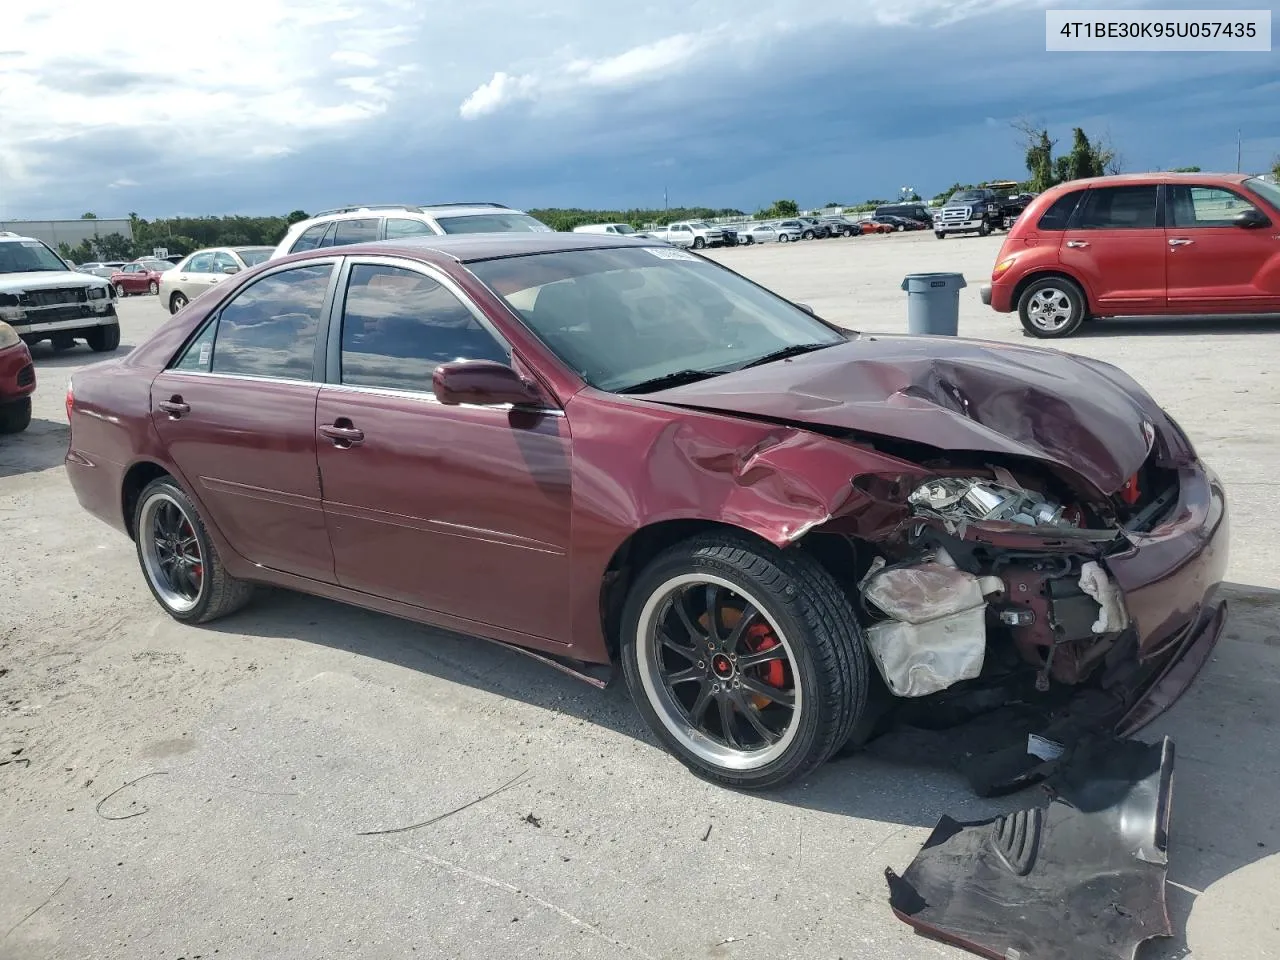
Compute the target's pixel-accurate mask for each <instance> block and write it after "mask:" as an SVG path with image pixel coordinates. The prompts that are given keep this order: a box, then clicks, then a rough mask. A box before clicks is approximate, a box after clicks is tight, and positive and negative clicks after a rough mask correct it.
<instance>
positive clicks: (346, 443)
mask: <svg viewBox="0 0 1280 960" xmlns="http://www.w3.org/2000/svg"><path fill="white" fill-rule="evenodd" d="M320 434H321V436H325V437H328V438H329V439H330V440H332V441H333V445H334V446H335V447H339V448H341V449H343V450H345V449H346V448H347V447H353V446H355V445H356V444H357V443H362V442H364V431H363V430H359V429H357V428H356V427H353V426H351V421H349V420H348V421H345V422H344V421H342V420H339V421H337V422H336V423H332V424H322V425H321V427H320Z"/></svg>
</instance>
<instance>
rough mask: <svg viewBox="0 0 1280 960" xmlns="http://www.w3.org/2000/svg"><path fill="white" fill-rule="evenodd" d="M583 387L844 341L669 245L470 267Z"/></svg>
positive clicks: (717, 368) (723, 368)
mask: <svg viewBox="0 0 1280 960" xmlns="http://www.w3.org/2000/svg"><path fill="white" fill-rule="evenodd" d="M470 270H471V272H472V273H473V274H475V275H476V277H478V278H479V280H480V281H481V282H482V283H484V284H485V285H486V286H488V287H489V288H490V289H491V290H493V291H494V293H496V294H497V295H498V296H499V297H501V298H502V299H503V300H505V301H506V302H507V304H508V305H509V306H510V307H511V308H512V310H514V311H515V312H516V314H517V315H518V316H519V317H520V318H521V319H522V320H523V321H524V322H525V324H526V326H528V327H529V328H530V329H531V330H532V331H533V332H534V333H535V334H537V336H538V337H539V338H540V339H541V340H542V341H543V342H544V343H546V344H547V346H548V347H550V348H551V350H553V351H554V352H555V353H556V354H557V355H558V356H559V357H560V358H561V359H562V360H563V361H564V362H565V363H566V364H568V365H569V366H570V367H571V368H573V369H574V370H576V371H578V373H579V374H581V375H582V377H583V379H585V380H586V381H587V382H588V383H590V384H591V385H592V386H595V387H598V388H600V389H601V390H609V391H614V392H624V390H625V388H627V387H629V386H633V385H636V384H640V383H643V382H644V381H648V380H653V379H655V378H658V377H663V376H667V375H669V374H673V373H682V372H685V371H706V372H708V373H710V374H717V373H724V372H728V371H730V370H736V369H739V368H741V367H743V366H746V365H747V364H749V363H751V362H752V361H755V360H759V359H760V358H761V357H765V356H768V355H769V354H773V353H776V352H777V351H779V350H783V349H785V348H787V347H792V346H799V345H821V346H826V345H830V344H834V343H841V342H843V341H844V340H845V339H846V338H845V337H844V336H843V335H842V334H840V333H838V332H837V331H835V330H833V329H831V328H830V327H828V326H826V325H825V324H823V323H821V322H820V321H818V320H817V319H815V318H814V317H813V316H811V315H809V314H808V313H806V312H805V311H803V310H801V309H800V308H799V307H796V306H794V305H793V304H791V303H788V302H787V301H786V300H783V299H782V298H781V297H779V296H777V295H776V294H773V293H770V292H769V291H768V290H765V289H763V288H761V287H758V286H756V285H755V284H753V283H751V282H750V281H749V280H747V279H745V278H744V277H740V276H738V275H737V274H736V273H733V272H731V271H729V270H727V269H725V268H724V267H721V266H719V265H717V264H715V263H712V262H710V261H707V260H703V259H702V258H701V257H696V256H694V255H693V254H690V253H686V252H685V251H683V250H677V249H673V248H671V247H639V248H618V249H611V250H574V251H568V252H562V253H544V254H533V255H529V256H522V257H505V258H502V259H498V260H489V261H484V262H480V263H473V264H471V265H470Z"/></svg>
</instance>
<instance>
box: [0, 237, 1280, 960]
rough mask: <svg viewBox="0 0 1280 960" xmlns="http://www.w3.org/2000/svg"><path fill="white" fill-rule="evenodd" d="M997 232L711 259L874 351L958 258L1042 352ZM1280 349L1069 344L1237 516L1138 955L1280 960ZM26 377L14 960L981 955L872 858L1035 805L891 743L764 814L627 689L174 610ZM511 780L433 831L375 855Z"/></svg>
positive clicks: (350, 613) (7, 595)
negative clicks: (1130, 396)
mask: <svg viewBox="0 0 1280 960" xmlns="http://www.w3.org/2000/svg"><path fill="white" fill-rule="evenodd" d="M999 243H1000V238H999V237H998V236H997V237H993V238H989V239H976V238H975V239H958V240H947V241H937V240H935V239H934V238H933V237H932V235H929V234H924V235H898V236H890V237H863V238H854V239H850V240H843V239H842V240H830V241H815V242H811V243H805V244H798V245H787V246H771V247H762V248H758V249H755V248H747V249H736V250H725V251H715V252H713V253H712V255H713V256H715V257H716V258H717V259H720V260H722V261H724V262H725V263H728V264H730V265H732V266H733V267H734V268H735V269H738V270H741V271H742V272H744V273H746V274H747V275H749V276H751V277H753V278H755V279H758V280H760V281H763V282H764V283H766V284H769V285H772V286H774V287H776V288H777V289H779V290H780V291H781V292H783V293H784V294H786V295H788V296H790V297H792V298H794V299H797V300H802V301H805V302H808V303H810V304H812V305H813V306H814V307H815V308H816V310H817V311H818V312H819V313H820V314H823V315H825V316H828V317H830V318H831V319H834V320H836V321H838V322H840V323H843V324H846V325H849V326H854V327H858V328H861V329H866V330H872V331H883V332H896V331H903V330H905V322H906V321H905V304H904V296H905V295H904V294H903V293H902V292H901V291H900V289H899V287H898V284H899V281H900V280H901V278H902V277H903V275H904V274H906V273H907V272H909V271H912V270H917V271H935V270H952V269H953V270H958V271H960V272H962V273H964V274H965V276H966V277H967V278H968V280H969V283H970V287H969V289H967V290H965V291H963V293H962V311H961V324H962V332H963V333H965V334H966V335H973V336H980V337H988V338H994V339H1007V340H1015V341H1018V342H1022V340H1023V338H1022V336H1021V333H1020V331H1019V329H1018V327H1017V324H1016V321H1015V320H1014V319H1012V318H1010V317H1007V316H997V315H995V314H992V313H990V312H989V311H988V310H986V308H984V307H983V306H982V305H981V302H980V301H979V299H978V291H977V286H978V284H979V283H981V282H983V280H984V279H985V277H986V275H987V272H988V271H989V269H990V266H991V264H992V263H993V262H994V258H995V254H996V251H997V249H998V246H999ZM121 314H122V317H123V326H124V343H125V345H126V346H125V348H122V349H126V348H127V347H128V345H131V344H136V343H138V342H139V341H140V340H141V339H142V338H143V337H145V336H146V335H147V334H148V333H150V332H151V331H152V330H154V329H155V328H156V327H157V325H159V324H160V323H161V322H162V321H163V320H164V317H165V315H164V314H163V313H162V311H161V310H160V308H159V307H158V305H157V304H156V303H155V300H154V298H145V297H138V298H131V299H129V300H128V301H126V302H124V303H123V304H122V308H121ZM1278 333H1280V324H1277V323H1275V322H1268V321H1253V322H1247V321H1240V322H1236V321H1199V320H1182V321H1123V322H1112V323H1102V324H1097V325H1092V326H1091V327H1090V328H1087V329H1086V331H1085V335H1082V336H1079V337H1077V338H1074V339H1072V340H1070V341H1067V342H1066V343H1065V344H1063V345H1062V348H1063V349H1067V350H1071V351H1078V352H1080V353H1087V354H1089V355H1091V356H1095V357H1099V358H1102V359H1105V360H1109V361H1112V362H1115V363H1118V364H1120V365H1121V366H1123V367H1124V368H1125V369H1126V370H1128V371H1129V372H1130V373H1132V374H1133V375H1135V376H1136V377H1137V378H1138V379H1139V380H1140V381H1141V382H1143V383H1144V384H1146V385H1147V386H1148V387H1149V388H1150V389H1151V391H1152V392H1153V393H1154V394H1155V396H1156V397H1157V399H1159V400H1160V401H1161V402H1162V403H1164V404H1165V405H1167V406H1168V407H1169V408H1170V409H1171V411H1172V412H1173V414H1174V415H1175V416H1176V417H1177V418H1178V419H1179V420H1180V421H1181V423H1182V424H1183V426H1184V427H1185V428H1186V430H1187V431H1188V433H1189V434H1190V436H1191V437H1192V439H1193V440H1194V442H1195V443H1196V444H1197V445H1198V447H1199V449H1200V450H1201V452H1202V454H1203V455H1204V456H1205V458H1206V459H1207V460H1209V461H1210V462H1211V463H1212V464H1213V465H1214V466H1215V467H1216V468H1217V469H1218V470H1219V471H1220V472H1221V474H1222V476H1223V477H1224V479H1225V481H1226V484H1227V487H1228V492H1229V495H1230V496H1231V498H1232V510H1233V519H1234V524H1233V542H1232V551H1233V554H1232V561H1231V569H1230V573H1229V579H1230V581H1231V585H1230V587H1229V591H1230V594H1231V596H1232V597H1233V600H1234V605H1233V614H1232V619H1231V621H1230V625H1229V633H1228V636H1227V639H1225V640H1224V641H1223V643H1222V644H1221V645H1220V647H1219V648H1218V651H1217V653H1216V656H1215V658H1214V659H1213V661H1212V662H1211V663H1210V664H1209V666H1208V667H1207V668H1206V670H1205V672H1204V673H1203V675H1202V676H1201V678H1200V680H1199V681H1198V683H1197V684H1196V686H1195V687H1194V688H1193V689H1192V691H1191V693H1190V694H1189V695H1188V696H1187V697H1185V698H1184V699H1183V700H1182V702H1180V703H1179V704H1178V705H1177V706H1176V707H1175V708H1174V709H1173V710H1172V711H1171V712H1170V713H1169V714H1167V715H1166V716H1165V717H1164V718H1162V719H1161V720H1160V721H1159V722H1158V723H1157V724H1156V725H1155V726H1153V727H1151V728H1149V729H1148V730H1147V731H1146V732H1145V733H1144V737H1147V738H1155V737H1158V736H1160V735H1163V734H1168V735H1170V736H1172V737H1173V738H1174V740H1175V741H1176V744H1177V751H1178V759H1177V770H1178V773H1177V778H1176V785H1175V791H1174V812H1173V824H1172V844H1171V854H1170V857H1171V866H1170V870H1169V877H1170V880H1171V881H1173V882H1174V885H1172V886H1171V887H1170V889H1169V902H1170V912H1171V915H1172V918H1173V924H1174V928H1175V930H1176V932H1177V936H1176V937H1175V938H1173V939H1172V940H1168V941H1158V942H1156V943H1154V944H1151V945H1148V946H1147V947H1144V949H1143V951H1142V953H1141V955H1142V956H1143V957H1144V958H1147V960H1151V958H1183V957H1191V956H1194V957H1196V958H1198V960H1219V958H1221V960H1226V958H1230V960H1263V958H1280V912H1278V911H1277V910H1276V909H1275V907H1274V898H1275V890H1276V888H1277V886H1278V885H1280V807H1278V806H1277V803H1276V797H1277V790H1278V787H1280V730H1278V729H1277V709H1276V706H1277V703H1278V702H1280V626H1278V625H1277V614H1278V613H1280V600H1278V598H1280V572H1278V571H1280V567H1277V565H1276V563H1275V561H1274V556H1275V545H1276V543H1277V542H1278V541H1280V511H1277V509H1276V501H1275V498H1276V496H1277V495H1278V494H1280V487H1278V484H1277V480H1276V475H1277V472H1278V471H1280V387H1277V375H1278V374H1280V337H1278V336H1277V334H1278ZM36 357H37V366H38V369H39V378H40V388H39V392H38V393H37V397H36V420H35V421H34V423H33V424H32V427H31V429H30V431H29V432H28V433H26V434H25V435H22V436H18V437H13V438H4V439H3V440H0V530H2V531H3V541H0V543H2V548H0V763H3V765H0V837H2V838H3V841H2V842H3V855H2V856H0V958H15V960H16V958H21V960H45V958H90V957H92V958H105V957H155V958H167V960H176V958H188V960H190V958H195V957H203V958H206V960H207V958H212V957H218V958H236V957H248V958H261V957H288V958H338V957H342V958H346V957H358V958H383V957H386V958H390V957H396V958H402V957H407V956H423V957H440V958H445V957H450V958H451V957H465V958H480V957H485V958H487V957H494V958H525V957H529V958H532V957H538V958H544V957H545V958H556V960H574V958H584V960H585V958H615V957H616V958H629V957H631V958H648V960H658V958H661V960H677V958H679V960H687V958H707V960H712V958H717V960H718V958H792V957H795V958H801V957H803V958H831V960H835V958H838V957H839V958H846V960H851V958H867V960H897V958H902V960H906V958H913V960H914V958H947V957H960V956H964V954H961V953H959V952H958V951H955V950H952V949H950V948H947V947H943V946H940V945H937V944H934V943H932V942H930V941H927V940H923V939H921V938H918V937H916V936H915V935H913V934H912V933H911V931H910V930H909V928H908V927H906V926H905V925H903V924H902V923H900V922H899V921H897V920H896V919H894V918H893V916H892V915H891V913H890V912H889V909H888V906H887V898H886V888H885V883H884V879H883V871H884V868H885V867H886V866H893V867H894V868H895V869H898V870H901V869H902V868H903V867H905V865H906V864H907V863H908V862H909V861H910V859H911V858H912V857H913V856H914V855H915V853H916V851H917V849H918V847H919V845H920V843H921V842H922V841H923V840H924V839H925V837H926V836H927V835H928V832H929V830H930V829H931V828H932V826H933V824H934V823H935V822H936V821H937V819H938V817H939V816H940V815H941V814H943V813H947V814H950V815H952V816H955V817H957V818H959V819H972V818H976V817H980V816H984V815H988V814H989V813H991V812H994V811H996V810H998V809H1007V808H1010V807H1014V806H1021V805H1029V804H1032V803H1035V802H1037V800H1038V795H1037V794H1036V792H1035V791H1028V792H1026V793H1024V794H1022V795H1020V796H1018V797H1015V798H1012V799H1011V800H1008V801H1004V802H1002V803H1001V804H999V805H994V804H991V803H988V802H983V801H979V800H976V799H974V798H973V797H972V796H971V795H970V793H969V791H968V788H967V786H966V784H965V782H964V781H963V779H962V778H961V777H960V776H959V775H958V774H956V773H955V772H954V771H952V770H951V769H949V767H948V764H947V763H945V762H942V761H937V762H934V761H931V760H929V759H928V758H929V757H930V756H931V754H930V753H929V752H928V751H927V750H917V749H915V748H914V747H913V746H912V743H913V741H912V740H911V737H910V736H908V735H905V734H902V735H894V736H892V737H890V738H887V739H885V740H882V741H880V742H878V743H877V744H876V745H875V748H874V749H873V750H872V751H871V752H870V753H868V754H866V755H863V756H859V757H854V758H850V759H846V760H842V761H839V762H835V763H832V764H830V765H828V766H827V767H825V768H823V769H822V770H820V771H819V772H818V773H817V774H816V775H814V776H813V777H812V778H811V779H810V780H809V781H808V782H806V783H804V784H801V785H798V786H795V787H794V788H791V789H789V790H786V791H784V792H781V793H777V794H772V795H767V796H744V795H739V794H735V793H731V792H729V791H726V790H722V789H718V788H716V787H713V786H710V785H707V784H704V783H702V782H700V781H698V780H696V779H694V778H693V777H692V776H691V775H689V774H688V773H687V772H685V770H684V769H683V768H682V767H681V766H680V765H679V764H678V763H677V762H676V761H675V760H673V759H672V758H670V757H669V756H668V755H667V754H665V753H664V752H663V751H662V750H661V749H659V748H658V747H657V746H656V745H655V743H654V741H653V740H652V738H651V737H650V736H649V735H648V733H647V732H646V731H645V730H644V729H643V728H642V726H641V723H640V721H639V719H638V717H637V715H636V713H635V711H634V710H633V708H632V706H631V704H630V703H629V701H628V700H627V698H626V695H625V693H624V692H623V691H622V690H621V689H615V690H609V691H607V692H604V693H600V692H597V691H595V690H593V689H591V688H589V687H586V686H585V685H580V684H579V683H578V682H577V681H574V680H572V679H570V678H567V677H564V676H562V675H560V674H559V673H557V672H555V671H553V670H550V669H548V668H544V667H543V666H541V665H539V664H537V663H534V662H533V661H530V660H527V659H526V658H524V657H521V656H519V655H517V654H514V653H510V652H508V651H505V650H502V649H500V648H496V647H493V646H491V645H488V644H485V643H483V642H480V641H475V640H469V639H467V638H461V637H455V636H451V635H444V634H440V633H437V632H433V631H430V630H426V629H422V628H419V627H416V626H412V625H409V624H407V623H403V622H400V621H397V620H393V619H390V618H388V617H384V616H379V615H374V614H369V613H364V612H361V611H358V610H354V609H350V608H345V607H341V606H338V605H336V604H333V603H329V602H326V601H321V600H314V599H309V598H306V597H302V596H296V595H291V594H287V593H283V592H270V593H264V594H263V595H262V596H260V597H259V599H258V600H257V601H256V602H255V603H254V604H253V605H252V606H251V607H250V608H249V609H248V610H246V611H245V612H243V613H241V614H240V615H237V616H235V617H232V618H230V619H227V620H225V621H222V622H219V623H217V624H214V625H211V626H208V627H203V628H191V627H184V626H181V625H179V624H177V623H175V622H173V621H172V620H170V619H169V618H168V617H167V616H165V615H164V614H162V613H161V611H160V609H159V608H158V606H157V605H156V604H155V602H154V601H153V600H152V598H151V596H150V594H149V593H148V591H147V589H146V587H145V586H144V584H143V581H142V577H141V574H140V573H139V571H138V569H137V563H136V560H135V558H134V552H133V548H132V545H131V544H130V543H129V542H128V541H127V540H125V539H124V538H123V537H121V536H120V535H118V534H116V533H115V532H113V531H112V530H110V529H108V528H107V527H105V526H103V525H101V524H100V523H98V522H97V521H96V520H93V519H91V518H89V517H88V516H87V515H86V514H84V513H82V512H81V511H80V509H79V507H78V505H77V503H76V501H75V497H74V496H73V495H72V492H71V490H70V488H69V486H68V484H67V481H66V478H65V474H64V471H63V467H62V457H63V454H64V452H65V448H66V442H67V427H66V418H65V415H64V412H63V406H62V405H63V387H64V382H65V378H66V376H67V375H68V374H69V373H71V372H72V371H73V370H75V369H77V368H80V367H82V366H85V365H88V364H91V363H94V362H96V361H97V360H99V359H100V358H99V357H98V356H97V355H95V354H92V353H90V352H89V351H88V349H87V348H85V347H83V346H79V347H77V348H76V349H74V350H72V351H69V352H67V353H62V354H58V355H55V354H53V353H52V351H51V350H50V349H49V348H48V345H43V346H41V347H39V348H37V350H36ZM5 761H7V762H5ZM522 774H523V777H522V779H520V780H519V781H518V782H516V783H515V784H514V785H512V786H510V787H509V788H508V789H506V790H505V791H503V792H501V793H499V794H498V795H496V796H493V797H492V798H490V799H488V800H485V801H484V802H481V803H477V804H474V805H473V806H470V807H468V808H467V809H465V810H463V811H461V812H459V813H457V814H456V815H453V816H450V817H448V818H446V819H443V820H441V821H439V822H437V823H434V824H431V825H427V826H422V827H420V828H418V829H413V830H407V831H404V832H400V833H393V834H384V835H367V836H363V835H361V833H362V832H368V831H378V830H386V829H390V828H396V827H402V826H408V825H411V824H416V823H420V822H422V821H426V820H428V819H430V818H432V817H435V816H437V815H439V814H441V813H445V812H447V811H449V810H452V809H453V808H455V807H458V806H460V805H461V804H464V803H467V802H468V801H471V800H474V799H475V798H477V797H479V796H481V795H483V794H486V793H489V792H490V791H492V790H494V789H495V788H497V787H499V786H501V785H503V784H505V783H508V782H509V781H511V780H512V779H513V778H515V777H517V776H520V775H522ZM139 778H144V779H139ZM131 781H137V782H136V783H134V784H133V785H132V786H129V787H126V788H125V789H123V790H120V791H119V792H115V793H113V791H116V790H117V788H120V787H121V786H122V785H123V784H125V783H126V782H131ZM1081 960H1088V958H1083V957H1082V958H1081Z"/></svg>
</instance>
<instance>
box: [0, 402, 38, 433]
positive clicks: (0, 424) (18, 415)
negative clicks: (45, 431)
mask: <svg viewBox="0 0 1280 960" xmlns="http://www.w3.org/2000/svg"><path fill="white" fill-rule="evenodd" d="M30 425H31V398H30V397H23V398H22V399H21V400H15V401H14V402H13V403H6V404H3V405H0V433H21V432H22V431H23V430H25V429H27V427H28V426H30Z"/></svg>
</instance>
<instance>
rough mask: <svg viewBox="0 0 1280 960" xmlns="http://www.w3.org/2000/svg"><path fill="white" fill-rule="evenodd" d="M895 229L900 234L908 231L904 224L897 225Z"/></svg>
mask: <svg viewBox="0 0 1280 960" xmlns="http://www.w3.org/2000/svg"><path fill="white" fill-rule="evenodd" d="M894 229H895V230H896V231H898V233H901V232H902V231H903V230H905V229H907V228H906V227H904V226H903V225H902V224H900V223H899V224H896V225H895V226H894Z"/></svg>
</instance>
